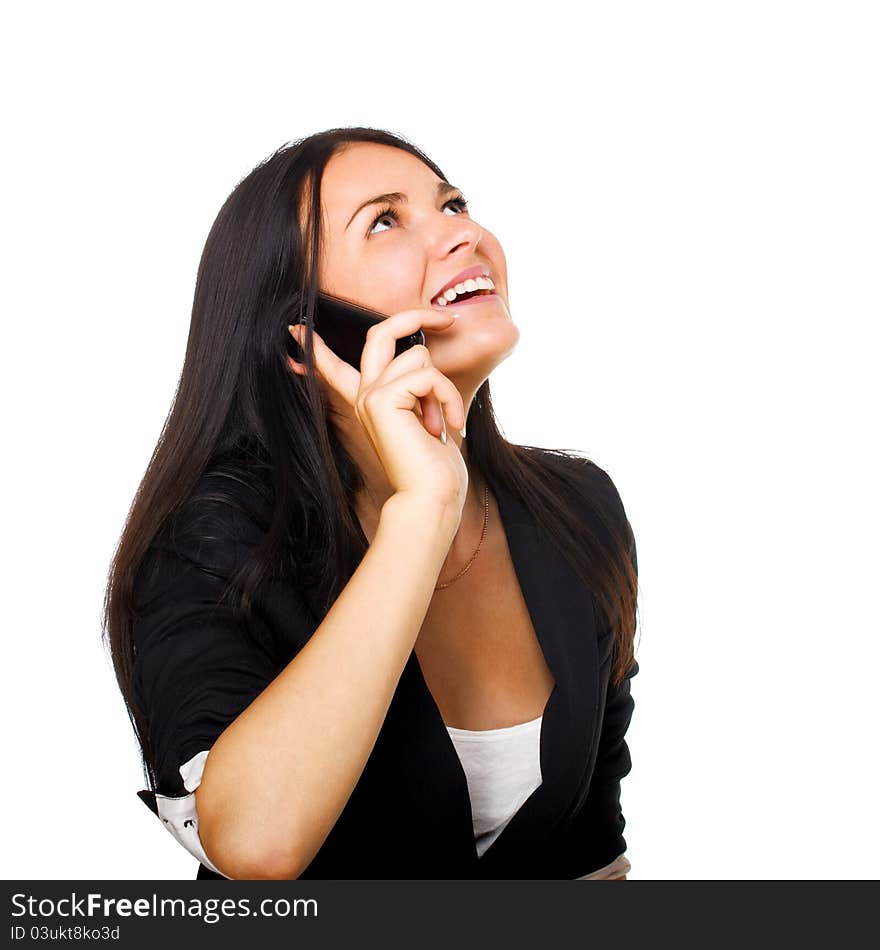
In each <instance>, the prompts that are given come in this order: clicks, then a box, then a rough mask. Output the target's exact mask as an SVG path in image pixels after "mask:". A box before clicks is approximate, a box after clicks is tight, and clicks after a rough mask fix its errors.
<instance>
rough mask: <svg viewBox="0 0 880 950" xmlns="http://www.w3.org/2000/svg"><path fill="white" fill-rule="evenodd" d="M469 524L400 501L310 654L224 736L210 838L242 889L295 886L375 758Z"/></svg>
mask: <svg viewBox="0 0 880 950" xmlns="http://www.w3.org/2000/svg"><path fill="white" fill-rule="evenodd" d="M457 528H458V521H457V519H456V518H455V517H454V515H453V514H452V512H451V511H450V510H449V508H448V507H447V506H445V505H443V504H441V503H439V502H437V501H427V500H425V499H422V498H416V497H413V496H408V495H406V494H397V495H394V496H392V497H391V498H390V499H389V500H388V501H387V502H386V504H385V506H384V507H383V509H382V514H381V517H380V520H379V526H378V528H377V531H376V535H375V537H374V539H373V542H372V544H371V545H370V547H369V549H368V550H367V552H366V554H365V555H364V558H363V560H362V561H361V563H360V565H359V566H358V568H357V570H356V571H355V572H354V574H353V575H352V577H351V579H350V580H349V582H348V584H347V585H346V586H345V588H344V589H343V591H342V592H341V593H340V595H339V597H338V598H337V600H336V602H335V603H334V604H333V606H332V608H331V609H330V611H329V612H328V613H327V615H326V617H325V618H324V620H323V621H322V623H321V624H320V626H319V627H318V628H317V629H316V630H315V632H314V633H313V634H312V636H311V638H310V639H309V641H308V642H307V643H306V645H305V646H304V647H303V648H302V650H300V652H299V653H298V654H297V656H296V657H294V659H292V660H291V661H290V663H289V664H288V665H287V666H286V667H285V668H284V669H283V670H282V672H281V673H280V674H279V675H278V676H277V677H276V678H275V679H274V680H273V681H272V683H271V684H270V685H269V686H267V687H266V689H265V690H264V691H263V692H262V693H261V694H260V695H259V696H258V697H257V698H256V699H255V700H254V701H253V702H252V703H251V705H250V706H248V708H247V709H246V710H244V712H242V713H241V714H240V715H239V716H238V717H237V718H236V719H235V720H234V721H233V722H232V723H231V724H230V725H229V726H228V727H227V728H226V730H225V731H224V732H223V733H222V734H221V735H220V736H219V738H218V739H217V740H216V742H215V743H214V745H213V747H212V748H211V752H210V755H209V756H208V758H207V761H206V764H205V771H204V775H203V777H202V782H201V784H200V786H199V787H198V788H197V789H196V803H197V810H198V815H199V836H200V839H201V842H202V845H203V847H204V849H205V852H206V853H207V855H208V857H209V858H210V859H211V861H212V862H214V864H216V865H217V867H218V868H220V870H221V871H223V873H224V874H226V875H227V876H228V877H232V878H294V877H297V876H298V875H299V874H300V873H301V872H302V870H303V869H304V868H305V867H307V866H308V864H309V863H310V862H311V860H312V858H313V857H314V855H315V854H316V853H317V851H318V849H319V848H320V847H321V845H322V844H323V842H324V840H325V839H326V837H327V835H328V834H329V833H330V831H331V829H332V828H333V826H334V824H335V823H336V821H337V819H338V818H339V815H340V813H341V812H342V809H343V808H344V806H345V804H346V802H347V801H348V799H349V797H350V795H351V792H352V791H353V789H354V786H355V785H356V784H357V781H358V779H359V777H360V775H361V773H362V771H363V769H364V766H365V764H366V762H367V759H368V757H369V755H370V752H371V751H372V749H373V746H374V744H375V741H376V738H377V736H378V734H379V730H380V728H381V726H382V723H383V721H384V719H385V715H386V713H387V711H388V707H389V706H390V704H391V700H392V698H393V695H394V691H395V689H396V686H397V683H398V680H399V679H400V675H401V673H402V672H403V668H404V666H405V665H406V661H407V659H408V657H409V655H410V652H411V651H412V649H413V645H414V643H415V640H416V638H417V637H418V634H419V630H420V629H421V625H422V622H423V621H424V618H425V614H426V613H427V610H428V606H429V604H430V601H431V597H432V595H433V592H434V587H435V585H436V582H437V577H438V575H439V573H440V570H441V568H442V566H443V563H444V561H445V559H446V556H447V554H448V551H449V546H450V544H451V542H452V538H453V537H454V535H455V532H456V530H457Z"/></svg>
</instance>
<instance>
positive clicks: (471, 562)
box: [434, 482, 489, 590]
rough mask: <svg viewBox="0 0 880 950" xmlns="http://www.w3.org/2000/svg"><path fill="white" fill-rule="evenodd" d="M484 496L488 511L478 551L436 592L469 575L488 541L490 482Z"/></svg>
mask: <svg viewBox="0 0 880 950" xmlns="http://www.w3.org/2000/svg"><path fill="white" fill-rule="evenodd" d="M483 494H484V501H483V503H484V507H485V509H486V511H485V514H484V515H483V533H482V535H481V536H480V543H479V544H478V545H477V550H476V551H474V553H473V554H472V555H471V559H470V560H469V561H468V562H467V564H465V566H464V567H463V568H462V570H460V571H459V572H458V573H457V574H456V575H455V577H453V578H452V580H449V581H446V583H445V584H438V585H437V586H436V587H435V588H434V590H444V589H445V588H447V587H449V586H450V585H452V584H454V583H455V582H456V581H457V580H458V579H459V577H462V576H463V575H464V574H466V573H467V571H468V568H470V566H471V564H473V563H474V558H476V556H477V555H478V554H479V553H480V548H481V547H482V546H483V541H485V540H486V528H487V527H488V526H489V483H488V482H487V483H486V484H485V485H484V486H483Z"/></svg>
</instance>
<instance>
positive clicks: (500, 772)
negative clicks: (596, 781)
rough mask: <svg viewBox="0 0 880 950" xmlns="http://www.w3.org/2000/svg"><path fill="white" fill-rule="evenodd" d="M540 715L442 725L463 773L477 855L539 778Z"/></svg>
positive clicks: (539, 781)
mask: <svg viewBox="0 0 880 950" xmlns="http://www.w3.org/2000/svg"><path fill="white" fill-rule="evenodd" d="M543 718H544V717H543V716H538V718H537V719H532V720H530V721H529V722H521V723H517V725H515V726H505V727H502V728H501V729H457V728H455V727H454V726H447V727H446V730H447V732H448V733H449V735H450V738H451V739H452V742H453V744H454V745H455V751H456V752H457V753H458V757H459V759H461V764H462V767H463V768H464V772H465V775H466V776H467V785H468V794H469V795H470V798H471V812H472V814H473V824H474V841H475V843H476V846H477V854H478V855H479V856H480V857H482V856H483V853H484V852H485V851H486V849H487V848H488V847H489V845H490V844H492V842H493V841H494V840H495V839H496V838H497V837H498V835H500V834H501V832H502V831H503V830H504V828H505V827H506V825H507V823H508V822H509V821H510V820H511V818H513V816H514V815H515V814H516V813H517V812H518V811H519V809H520V808H521V807H522V804H523V802H525V800H526V799H527V798H528V797H529V796H530V795H531V794H532V792H534V791H535V789H536V788H538V786H539V785H540V784H541V782H542V781H543V778H542V776H541V722H542V720H543Z"/></svg>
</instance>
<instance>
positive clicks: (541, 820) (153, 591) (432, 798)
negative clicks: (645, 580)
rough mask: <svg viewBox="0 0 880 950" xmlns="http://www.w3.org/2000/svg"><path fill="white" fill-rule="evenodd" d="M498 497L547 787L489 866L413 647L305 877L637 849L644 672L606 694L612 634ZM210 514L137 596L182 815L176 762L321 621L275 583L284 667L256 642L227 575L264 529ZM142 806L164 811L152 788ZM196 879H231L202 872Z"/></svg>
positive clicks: (143, 694) (597, 864) (532, 530)
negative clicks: (629, 780) (517, 591)
mask: <svg viewBox="0 0 880 950" xmlns="http://www.w3.org/2000/svg"><path fill="white" fill-rule="evenodd" d="M581 470H582V472H583V479H584V480H583V491H584V492H587V493H591V494H592V495H593V496H594V497H599V498H600V499H602V500H603V502H604V504H605V505H606V506H607V510H609V511H610V512H611V515H612V517H614V518H616V519H618V522H619V524H620V525H621V526H622V527H624V528H625V530H627V531H629V530H631V529H630V528H629V523H628V521H627V519H626V514H625V511H624V509H623V505H622V503H621V500H620V496H619V494H618V493H617V490H616V488H615V486H614V485H613V483H612V481H611V479H610V478H609V476H608V475H607V474H606V473H605V472H604V471H603V470H602V469H600V468H598V466H596V465H594V464H593V463H586V464H585V465H583V467H582V469H581ZM494 490H495V495H496V498H497V500H498V505H499V509H500V512H501V518H502V521H503V524H504V530H505V533H506V535H507V542H508V546H509V549H510V553H511V556H512V559H513V563H514V566H515V568H516V575H517V577H518V579H519V582H520V586H521V588H522V593H523V597H524V599H525V602H526V604H527V607H528V610H529V613H530V615H531V619H532V623H533V625H534V628H535V631H536V633H537V636H538V640H539V642H540V645H541V649H542V650H543V653H544V657H545V659H546V661H547V665H548V666H549V668H550V670H551V672H552V674H553V676H554V678H555V680H556V685H555V686H554V688H553V691H552V693H551V695H550V698H549V700H548V702H547V705H546V708H545V711H544V719H543V723H542V728H541V737H540V749H541V773H542V778H543V781H542V784H541V785H540V786H539V787H538V788H537V789H536V790H535V791H534V792H533V793H532V795H531V796H530V797H529V798H528V799H527V800H526V802H525V803H524V804H523V805H522V807H521V808H520V809H519V811H518V812H517V813H516V814H515V815H514V817H513V818H512V819H511V820H510V822H509V823H508V824H507V826H506V827H505V828H504V830H503V831H502V832H501V834H500V835H499V836H498V838H496V840H495V841H494V842H493V843H492V844H491V845H490V846H489V848H488V849H487V850H486V852H485V853H484V855H483V856H482V857H478V856H477V852H476V847H475V843H474V832H473V825H472V816H471V804H470V798H469V795H468V789H467V780H466V777H465V773H464V770H463V768H462V765H461V762H460V760H459V758H458V755H457V753H456V750H455V747H454V745H453V743H452V740H451V738H450V736H449V734H448V732H447V731H446V726H445V723H444V721H443V719H442V716H441V714H440V711H439V709H438V707H437V705H436V703H435V702H434V699H433V696H432V695H431V693H430V691H429V689H428V687H427V684H426V682H425V679H424V677H423V675H422V672H421V668H420V666H419V662H418V658H417V657H416V654H415V650H413V651H412V652H411V653H410V656H409V659H408V661H407V663H406V665H405V667H404V669H403V672H402V674H401V677H400V680H399V682H398V685H397V688H396V690H395V693H394V696H393V699H392V701H391V705H390V707H389V709H388V713H387V715H386V718H385V721H384V724H383V725H382V728H381V730H380V732H379V735H378V738H377V740H376V743H375V746H374V748H373V750H372V753H371V754H370V756H369V759H368V760H367V763H366V766H365V768H364V771H363V773H362V775H361V777H360V779H359V781H358V783H357V785H356V786H355V788H354V791H353V792H352V794H351V797H350V798H349V800H348V802H347V804H346V806H345V808H344V809H343V811H342V813H341V815H340V817H339V819H338V821H337V823H336V824H335V826H334V827H333V829H332V830H331V832H330V834H329V836H328V837H327V839H326V840H325V842H324V844H323V845H322V847H321V848H320V850H319V851H318V852H317V854H316V855H315V857H314V859H313V860H312V862H311V863H310V864H309V866H308V867H307V868H306V869H305V871H304V872H303V874H302V875H301V878H303V879H383V878H384V879H477V878H494V879H503V878H518V879H539V878H555V879H573V878H577V877H581V876H583V875H585V874H588V873H590V872H592V871H595V870H597V869H599V868H602V867H604V866H605V865H607V864H609V863H610V862H611V861H613V860H614V859H615V858H616V857H617V856H618V855H620V854H622V853H623V852H624V851H625V850H626V841H625V839H624V837H623V830H624V825H625V820H624V817H623V813H622V810H621V806H620V780H621V779H622V778H623V777H624V776H625V775H627V774H628V773H629V771H630V768H631V761H630V755H629V750H628V747H627V744H626V741H625V738H624V736H625V734H626V731H627V728H628V726H629V723H630V719H631V716H632V712H633V708H634V703H633V699H632V697H631V693H630V679H631V677H632V676H634V675H635V674H636V673H637V672H638V664H637V663H634V665H633V666H632V667H631V669H630V672H629V675H628V677H627V678H626V679H625V680H624V681H623V683H622V684H621V686H620V687H619V688H617V689H614V688H611V687H610V685H609V674H610V662H611V646H612V638H611V636H610V633H609V631H608V630H606V629H601V624H600V621H599V617H600V613H599V611H598V609H597V607H596V604H595V603H594V598H593V595H592V594H591V592H590V590H589V589H587V587H585V586H584V585H583V584H582V583H581V581H580V580H579V578H578V577H577V575H576V574H575V573H574V571H573V569H572V568H571V567H570V566H569V565H568V563H567V561H566V560H565V559H564V557H563V556H562V554H561V553H560V552H559V551H558V549H557V548H556V547H555V546H554V544H553V543H552V541H551V540H550V538H549V537H548V536H547V535H546V534H545V533H544V531H543V530H542V529H541V528H540V527H539V526H538V525H537V524H536V523H535V521H534V520H533V519H532V517H531V515H530V513H529V511H528V509H527V508H526V507H525V506H524V505H523V504H522V503H521V502H520V501H519V499H518V498H517V497H516V496H515V495H514V494H513V493H512V492H510V491H508V490H507V489H506V488H504V487H503V486H494ZM575 504H577V502H575ZM214 509H216V510H210V509H209V508H208V507H207V506H203V507H201V508H195V509H193V510H194V511H197V514H196V517H195V519H194V521H193V522H192V523H193V524H195V521H198V522H199V529H200V531H201V532H204V529H205V525H206V521H207V522H210V524H211V525H213V526H214V527H215V528H216V532H215V537H216V538H217V539H218V540H217V543H216V544H214V543H212V544H211V545H207V546H206V545H204V544H201V545H196V544H195V542H192V544H190V542H188V540H187V532H186V530H185V528H184V530H183V531H182V532H178V533H177V535H176V538H175V543H174V546H173V548H169V547H164V548H159V549H158V551H157V552H155V557H157V558H158V574H156V575H155V576H154V579H152V580H150V581H149V582H147V581H145V580H143V579H142V577H141V578H139V581H138V585H137V588H138V591H139V594H140V601H141V604H142V611H141V615H140V618H139V619H138V621H137V623H136V625H135V640H136V644H137V649H138V653H137V658H136V660H135V690H136V695H137V696H138V697H139V699H140V702H141V703H142V704H143V708H145V709H146V710H147V713H148V716H149V718H150V721H151V728H152V730H153V734H154V736H155V739H156V742H157V746H158V757H159V760H160V763H161V764H160V768H159V775H158V780H157V789H156V791H157V792H158V793H159V794H160V795H165V796H166V801H168V802H170V803H171V804H176V803H177V801H178V800H180V801H181V802H183V801H184V797H185V796H186V795H187V794H188V793H187V792H186V789H185V788H184V785H183V782H182V779H181V776H180V773H179V771H178V768H179V766H180V765H181V764H182V763H184V762H186V761H187V760H188V759H190V758H191V757H192V756H193V755H195V754H196V753H198V752H199V751H203V750H208V749H210V746H211V744H212V743H213V741H214V740H215V739H216V738H217V736H219V735H220V733H221V732H222V731H223V729H225V727H226V726H227V725H228V724H229V723H230V722H231V721H232V720H233V719H234V718H235V717H236V716H237V715H238V714H239V713H240V712H241V711H242V710H243V709H244V708H245V707H246V706H247V705H248V704H249V703H250V702H251V700H252V699H254V698H255V697H256V696H257V695H258V694H259V693H260V692H261V691H262V689H264V688H265V687H266V686H267V685H268V684H269V682H271V680H272V679H273V678H274V677H275V676H276V675H277V674H278V673H280V672H281V670H282V669H283V667H284V666H285V665H286V664H287V663H288V662H289V661H290V660H291V659H292V658H293V656H295V655H296V652H297V651H298V650H299V649H301V647H302V646H303V645H304V643H305V642H306V641H307V640H308V638H309V637H310V636H311V634H312V633H313V632H314V630H315V628H316V627H317V626H318V624H319V623H320V619H321V618H320V617H319V616H318V615H319V613H320V611H319V610H316V609H315V606H314V604H310V603H309V594H308V592H297V591H295V590H293V589H291V588H290V587H289V586H284V585H281V584H279V585H277V586H275V587H273V588H272V589H271V590H270V591H269V592H267V594H266V595H265V597H264V598H263V600H262V602H261V603H260V605H259V607H260V610H259V613H260V616H261V617H262V618H263V619H264V622H265V625H266V633H267V637H268V638H269V640H270V642H271V643H273V644H274V645H275V646H274V656H269V655H267V656H265V657H264V656H262V655H261V654H260V651H258V650H256V649H255V648H254V647H253V646H250V645H248V644H245V642H244V641H243V639H242V637H241V632H240V630H239V628H238V627H237V624H236V622H235V620H234V619H233V618H232V616H231V613H228V612H226V611H225V610H224V611H218V609H217V608H216V601H217V600H218V593H219V591H220V589H221V588H222V578H225V577H226V576H228V574H229V573H230V571H231V570H232V569H233V568H234V567H236V566H237V565H238V563H239V557H240V554H241V547H240V542H241V541H242V540H244V538H243V535H247V534H248V533H249V532H251V533H252V532H254V530H255V529H254V527H253V525H252V523H250V522H245V521H243V520H241V516H240V515H236V516H235V517H232V516H231V515H230V514H229V513H227V512H223V511H222V510H221V509H220V508H219V506H214ZM581 514H582V515H585V514H587V509H586V508H583V509H582V511H581ZM252 536H253V537H254V538H256V535H255V534H253V535H252ZM630 537H631V535H630ZM221 539H225V541H222V543H221ZM236 542H238V543H236ZM292 751H293V750H292ZM259 780H260V779H259V776H254V778H253V781H254V783H258V782H259ZM138 795H139V796H140V797H141V799H142V800H143V801H144V802H145V803H146V804H147V805H148V807H150V809H151V810H152V811H153V812H154V813H155V814H157V815H158V814H159V812H158V810H157V802H156V794H155V792H153V791H151V790H148V789H144V790H141V791H140V792H138ZM190 796H191V793H190ZM169 830H170V829H169ZM197 877H198V878H200V879H208V878H216V879H221V878H220V876H219V875H217V874H215V873H214V872H213V871H211V870H210V869H209V868H207V867H206V866H205V865H204V864H201V863H200V864H199V870H198V875H197Z"/></svg>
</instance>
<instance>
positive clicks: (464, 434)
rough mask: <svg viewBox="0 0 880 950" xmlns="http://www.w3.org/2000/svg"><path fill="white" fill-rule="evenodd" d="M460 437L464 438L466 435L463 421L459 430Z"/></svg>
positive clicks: (465, 425) (465, 426)
mask: <svg viewBox="0 0 880 950" xmlns="http://www.w3.org/2000/svg"><path fill="white" fill-rule="evenodd" d="M458 431H459V432H460V433H461V437H462V438H465V437H466V436H467V423H465V424H464V425H463V426H462V427H461V428H460V429H459V430H458Z"/></svg>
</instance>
